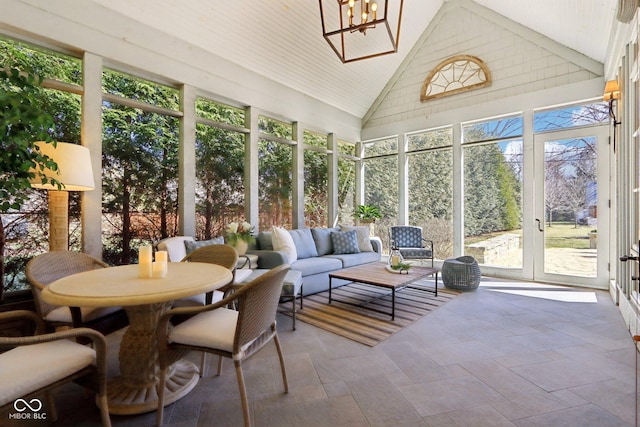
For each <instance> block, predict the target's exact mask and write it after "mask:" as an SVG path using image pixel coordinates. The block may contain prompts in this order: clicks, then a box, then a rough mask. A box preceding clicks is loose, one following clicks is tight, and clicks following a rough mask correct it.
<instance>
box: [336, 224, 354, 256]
mask: <svg viewBox="0 0 640 427" xmlns="http://www.w3.org/2000/svg"><path fill="white" fill-rule="evenodd" d="M331 243H333V253H334V254H357V253H358V252H360V248H359V247H358V238H357V235H356V231H355V230H351V231H334V232H332V233H331Z"/></svg>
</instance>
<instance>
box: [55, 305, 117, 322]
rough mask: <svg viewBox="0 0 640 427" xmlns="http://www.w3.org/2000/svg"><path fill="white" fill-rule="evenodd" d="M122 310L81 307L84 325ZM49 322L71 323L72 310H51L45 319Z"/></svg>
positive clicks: (63, 308)
mask: <svg viewBox="0 0 640 427" xmlns="http://www.w3.org/2000/svg"><path fill="white" fill-rule="evenodd" d="M118 310H122V307H80V313H81V314H82V323H86V322H90V321H92V320H96V319H99V318H101V317H104V316H107V315H109V314H111V313H115V312H116V311H118ZM44 320H46V321H48V322H63V323H71V310H70V309H69V307H58V308H56V309H53V310H51V311H50V312H49V313H48V314H47V315H46V316H45V318H44Z"/></svg>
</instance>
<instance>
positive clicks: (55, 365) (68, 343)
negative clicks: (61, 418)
mask: <svg viewBox="0 0 640 427" xmlns="http://www.w3.org/2000/svg"><path fill="white" fill-rule="evenodd" d="M18 321H22V322H24V321H27V322H30V323H32V324H34V325H35V335H33V336H19V337H13V336H12V337H0V351H3V352H2V353H0V378H2V381H0V412H2V413H4V412H6V411H10V410H11V407H15V404H16V402H17V400H18V399H23V400H25V401H26V402H28V403H30V404H31V406H35V405H36V404H38V401H39V399H38V396H40V395H43V394H44V395H45V398H46V402H47V406H46V410H47V420H49V421H56V420H57V418H58V414H57V411H56V408H55V404H54V400H53V397H52V395H51V391H52V390H54V389H56V388H58V387H60V386H61V385H63V384H67V383H69V382H72V381H73V382H77V383H78V384H80V385H82V386H84V387H89V388H91V389H93V391H95V392H96V393H97V397H96V403H97V404H98V407H99V409H100V415H101V418H102V424H103V425H104V426H105V427H109V426H111V420H110V418H109V407H108V402H107V356H106V352H107V343H106V341H105V338H104V336H103V335H102V334H101V333H100V332H98V331H96V330H94V329H89V328H74V329H68V330H64V331H60V332H54V333H48V334H45V333H43V332H44V331H45V324H44V322H43V321H42V319H41V318H40V317H39V316H38V315H37V314H36V313H34V312H33V311H28V310H15V311H7V312H3V313H0V323H4V322H11V323H14V322H18ZM32 329H33V328H32ZM78 338H84V339H85V340H88V341H90V342H91V344H92V347H89V346H86V345H82V344H78V343H77V342H74V339H78ZM5 350H6V351H5ZM35 399H38V401H35V402H34V400H35ZM39 403H40V404H41V403H42V402H39ZM41 407H42V406H41Z"/></svg>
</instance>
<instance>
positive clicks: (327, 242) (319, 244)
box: [311, 228, 340, 256]
mask: <svg viewBox="0 0 640 427" xmlns="http://www.w3.org/2000/svg"><path fill="white" fill-rule="evenodd" d="M332 231H340V229H338V228H312V229H311V235H312V236H313V240H314V242H315V244H316V251H317V252H318V256H322V255H326V254H330V253H333V243H331V232H332Z"/></svg>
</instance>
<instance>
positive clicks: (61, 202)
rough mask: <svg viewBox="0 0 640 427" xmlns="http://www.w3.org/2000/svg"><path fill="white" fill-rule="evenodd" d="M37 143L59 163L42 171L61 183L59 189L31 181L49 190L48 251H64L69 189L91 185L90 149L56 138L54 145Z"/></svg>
mask: <svg viewBox="0 0 640 427" xmlns="http://www.w3.org/2000/svg"><path fill="white" fill-rule="evenodd" d="M36 145H37V146H38V147H39V148H40V152H41V153H43V154H46V155H47V156H49V157H50V158H51V159H52V160H53V161H54V162H56V164H57V165H58V170H57V171H52V170H51V169H45V170H44V174H45V175H46V176H47V177H50V178H55V179H56V180H58V181H59V182H61V183H62V184H64V186H63V188H62V189H58V187H57V186H53V185H51V184H44V185H43V184H42V182H37V181H33V182H31V187H33V188H42V189H45V190H49V194H48V196H49V251H66V250H68V249H69V191H89V190H93V189H94V182H93V169H92V168H91V156H90V153H89V149H88V148H87V147H83V146H82V145H77V144H69V143H66V142H58V143H57V144H56V145H55V147H54V145H53V144H47V143H45V142H42V141H40V142H36Z"/></svg>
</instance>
